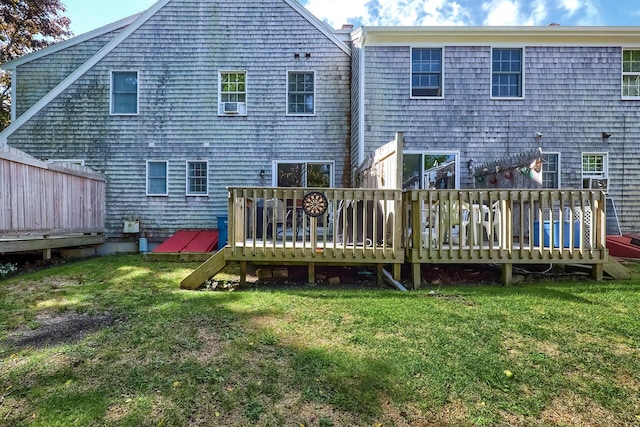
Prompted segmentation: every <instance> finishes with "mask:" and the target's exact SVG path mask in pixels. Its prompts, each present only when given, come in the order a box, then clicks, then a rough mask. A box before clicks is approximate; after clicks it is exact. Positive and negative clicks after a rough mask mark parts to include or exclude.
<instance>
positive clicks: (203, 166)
mask: <svg viewBox="0 0 640 427" xmlns="http://www.w3.org/2000/svg"><path fill="white" fill-rule="evenodd" d="M208 171H209V163H208V162H206V161H204V162H202V161H200V162H191V161H188V162H187V196H206V195H207V194H208V192H209V190H208V186H207V177H208V174H209V173H208Z"/></svg>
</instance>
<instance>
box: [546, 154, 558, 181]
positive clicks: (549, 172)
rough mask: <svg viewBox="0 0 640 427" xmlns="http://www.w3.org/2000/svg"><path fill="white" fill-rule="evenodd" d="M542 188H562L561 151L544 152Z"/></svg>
mask: <svg viewBox="0 0 640 427" xmlns="http://www.w3.org/2000/svg"><path fill="white" fill-rule="evenodd" d="M542 188H560V153H542Z"/></svg>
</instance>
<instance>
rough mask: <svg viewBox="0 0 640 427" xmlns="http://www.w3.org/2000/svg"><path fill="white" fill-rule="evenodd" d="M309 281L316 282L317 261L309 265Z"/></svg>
mask: <svg viewBox="0 0 640 427" xmlns="http://www.w3.org/2000/svg"><path fill="white" fill-rule="evenodd" d="M307 273H308V276H307V281H308V282H309V284H311V285H313V284H314V283H316V263H315V262H310V263H309V264H308V266H307Z"/></svg>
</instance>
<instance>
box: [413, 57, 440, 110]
mask: <svg viewBox="0 0 640 427" xmlns="http://www.w3.org/2000/svg"><path fill="white" fill-rule="evenodd" d="M411 97H413V98H433V97H442V49H440V48H412V49H411Z"/></svg>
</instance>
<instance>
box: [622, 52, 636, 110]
mask: <svg viewBox="0 0 640 427" xmlns="http://www.w3.org/2000/svg"><path fill="white" fill-rule="evenodd" d="M622 97H623V98H627V99H630V98H632V99H636V98H640V50H623V51H622Z"/></svg>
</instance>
